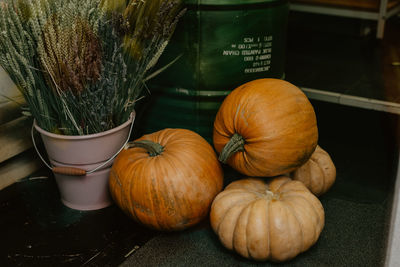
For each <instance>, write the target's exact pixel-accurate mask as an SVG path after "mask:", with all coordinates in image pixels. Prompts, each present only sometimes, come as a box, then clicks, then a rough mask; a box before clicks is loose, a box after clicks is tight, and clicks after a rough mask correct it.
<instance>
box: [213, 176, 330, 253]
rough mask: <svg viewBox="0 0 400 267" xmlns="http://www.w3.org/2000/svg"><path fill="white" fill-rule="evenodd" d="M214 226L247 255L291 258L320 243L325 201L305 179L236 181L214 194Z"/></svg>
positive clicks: (228, 244) (228, 243) (228, 245)
mask: <svg viewBox="0 0 400 267" xmlns="http://www.w3.org/2000/svg"><path fill="white" fill-rule="evenodd" d="M210 221H211V226H212V228H213V230H214V231H215V233H216V234H217V235H218V237H219V239H220V241H221V243H222V244H223V245H224V246H225V247H226V248H228V249H230V250H234V251H236V252H237V253H239V254H240V255H242V256H243V257H246V258H250V259H254V260H259V261H263V260H271V261H286V260H290V259H292V258H294V257H295V256H297V255H298V254H299V253H302V252H304V251H306V250H308V249H309V248H310V247H311V246H312V245H313V244H315V242H317V240H318V238H319V236H320V233H321V231H322V229H323V227H324V224H325V213H324V209H323V207H322V204H321V202H320V201H319V200H318V198H317V197H315V196H314V195H313V194H312V193H311V192H310V191H309V190H308V189H307V188H306V187H305V186H304V184H303V183H301V182H299V181H293V180H291V179H290V178H288V177H285V176H279V177H277V178H274V179H272V180H270V181H268V182H267V181H266V180H265V179H264V180H262V179H255V178H248V179H242V180H238V181H235V182H233V183H231V184H230V185H228V186H227V187H226V188H225V190H224V191H222V192H221V193H219V194H218V195H217V197H216V198H215V199H214V202H213V204H212V206H211V213H210Z"/></svg>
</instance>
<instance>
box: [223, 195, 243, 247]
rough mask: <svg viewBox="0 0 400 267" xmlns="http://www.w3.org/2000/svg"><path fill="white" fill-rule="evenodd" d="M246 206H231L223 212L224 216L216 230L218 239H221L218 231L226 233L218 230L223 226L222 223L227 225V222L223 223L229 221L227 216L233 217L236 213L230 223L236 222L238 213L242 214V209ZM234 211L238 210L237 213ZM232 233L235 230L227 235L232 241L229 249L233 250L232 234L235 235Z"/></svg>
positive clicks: (241, 204)
mask: <svg viewBox="0 0 400 267" xmlns="http://www.w3.org/2000/svg"><path fill="white" fill-rule="evenodd" d="M247 206H248V205H247V203H240V204H239V205H236V206H231V207H230V208H229V209H227V211H226V212H225V214H224V216H223V217H222V219H221V222H220V224H219V225H218V228H217V233H218V235H219V236H220V237H221V232H220V231H221V230H224V231H226V229H220V228H221V226H222V225H224V223H229V221H227V222H225V220H227V219H229V216H228V215H231V214H233V215H235V213H237V215H236V216H235V218H232V220H231V221H234V222H237V220H238V218H239V215H240V213H242V211H243V209H245V208H246V207H247ZM236 210H238V211H236ZM235 226H236V225H235ZM234 231H235V228H233V229H232V232H231V233H229V235H230V236H231V237H232V239H231V240H230V249H233V248H234V244H233V236H234V233H235V232H234ZM220 239H221V238H220ZM221 241H222V239H221Z"/></svg>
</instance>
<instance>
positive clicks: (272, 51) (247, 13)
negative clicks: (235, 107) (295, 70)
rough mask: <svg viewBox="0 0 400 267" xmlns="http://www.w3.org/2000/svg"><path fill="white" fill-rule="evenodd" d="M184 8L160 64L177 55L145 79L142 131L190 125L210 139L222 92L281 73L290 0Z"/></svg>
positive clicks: (208, 1) (222, 1) (227, 0)
mask: <svg viewBox="0 0 400 267" xmlns="http://www.w3.org/2000/svg"><path fill="white" fill-rule="evenodd" d="M185 5H186V8H187V11H186V13H185V15H184V16H183V17H182V18H181V20H180V22H179V24H178V26H177V28H176V31H175V33H174V35H173V37H172V40H171V41H170V43H169V45H168V47H167V49H166V50H165V52H164V54H163V56H162V58H161V59H160V62H159V64H158V66H159V67H161V66H163V65H165V64H167V63H169V62H171V61H172V60H173V59H175V58H176V57H177V56H179V55H181V57H180V58H179V60H178V61H176V62H175V63H174V64H173V65H172V66H171V67H169V68H168V69H167V70H166V71H164V72H163V73H161V74H160V75H159V76H157V77H156V78H154V79H153V80H151V81H150V82H149V84H148V85H149V89H150V91H151V95H150V96H149V97H148V98H147V100H146V101H145V103H144V104H143V103H142V104H141V105H140V106H139V108H138V109H139V110H138V111H139V113H140V114H141V115H142V116H141V117H139V121H138V124H137V127H139V128H140V129H141V130H142V132H143V133H150V132H154V131H157V130H160V129H163V128H186V129H191V130H193V131H195V132H197V133H199V134H200V135H202V136H203V137H205V138H206V139H207V140H208V141H211V139H212V138H211V137H212V128H213V122H214V119H215V115H216V113H217V111H218V108H219V106H220V104H221V103H222V101H223V99H224V97H225V96H226V95H228V94H229V92H230V91H232V90H233V89H235V88H236V87H237V86H239V85H241V84H243V83H245V82H248V81H251V80H254V79H258V78H266V77H270V78H282V77H283V75H284V61H285V60H284V56H285V42H286V25H287V17H288V12H289V9H288V1H281V0H198V1H196V0H187V1H186V2H185Z"/></svg>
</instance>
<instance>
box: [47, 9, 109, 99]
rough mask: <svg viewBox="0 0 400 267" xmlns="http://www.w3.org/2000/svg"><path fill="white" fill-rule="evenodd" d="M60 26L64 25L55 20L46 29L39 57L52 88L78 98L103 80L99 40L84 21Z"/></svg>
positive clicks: (77, 20)
mask: <svg viewBox="0 0 400 267" xmlns="http://www.w3.org/2000/svg"><path fill="white" fill-rule="evenodd" d="M60 22H65V21H62V20H60V19H59V17H58V16H53V17H52V18H51V19H50V20H49V21H48V23H47V24H46V25H45V27H44V30H43V38H42V41H43V43H42V44H41V45H40V46H39V48H40V53H39V56H40V60H41V63H42V65H44V69H45V70H46V71H47V72H48V75H49V76H50V77H48V79H47V80H48V81H51V85H52V87H54V86H56V87H58V88H59V89H60V90H62V91H67V90H70V91H72V92H73V93H74V94H78V93H80V92H82V91H83V90H84V89H85V87H86V85H87V84H88V83H93V82H96V81H97V80H98V79H99V78H100V73H101V66H102V62H101V45H100V40H99V39H98V37H97V36H96V35H95V34H94V33H93V31H92V29H91V28H90V26H89V24H88V23H87V21H85V20H83V19H82V18H79V17H75V18H74V20H73V21H72V23H71V24H69V25H68V24H67V25H65V24H64V23H60Z"/></svg>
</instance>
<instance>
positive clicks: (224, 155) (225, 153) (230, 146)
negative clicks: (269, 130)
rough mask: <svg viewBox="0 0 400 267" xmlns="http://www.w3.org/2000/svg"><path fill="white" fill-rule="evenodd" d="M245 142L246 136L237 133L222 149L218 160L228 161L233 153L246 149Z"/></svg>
mask: <svg viewBox="0 0 400 267" xmlns="http://www.w3.org/2000/svg"><path fill="white" fill-rule="evenodd" d="M244 143H245V141H244V138H243V137H242V136H241V135H240V134H238V133H235V134H234V135H232V137H231V139H230V140H229V142H228V143H226V145H225V146H224V148H223V149H222V151H221V154H219V158H218V160H219V161H221V162H222V163H226V162H227V160H228V159H229V158H230V157H231V156H232V155H233V154H235V153H236V152H239V151H244Z"/></svg>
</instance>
